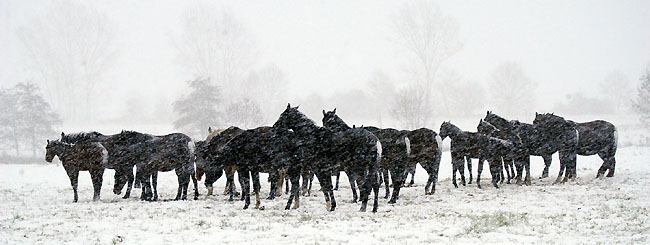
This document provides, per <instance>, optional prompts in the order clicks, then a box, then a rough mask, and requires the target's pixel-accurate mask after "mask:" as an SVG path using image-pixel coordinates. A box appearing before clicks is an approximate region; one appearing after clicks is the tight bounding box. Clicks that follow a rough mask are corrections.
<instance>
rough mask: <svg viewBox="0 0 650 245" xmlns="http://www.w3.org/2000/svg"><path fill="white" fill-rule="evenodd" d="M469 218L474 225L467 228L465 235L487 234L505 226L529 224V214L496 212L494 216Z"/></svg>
mask: <svg viewBox="0 0 650 245" xmlns="http://www.w3.org/2000/svg"><path fill="white" fill-rule="evenodd" d="M469 218H470V219H471V222H472V223H471V224H470V225H469V226H468V227H466V228H465V234H472V233H477V234H480V233H486V232H491V231H494V230H496V229H498V228H500V227H504V226H511V225H514V224H519V223H528V214H525V213H524V214H517V213H511V212H496V213H494V214H484V215H479V216H469Z"/></svg>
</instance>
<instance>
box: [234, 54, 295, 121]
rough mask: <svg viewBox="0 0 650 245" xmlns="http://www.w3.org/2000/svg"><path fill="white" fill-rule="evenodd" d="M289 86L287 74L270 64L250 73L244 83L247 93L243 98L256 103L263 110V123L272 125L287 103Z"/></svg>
mask: <svg viewBox="0 0 650 245" xmlns="http://www.w3.org/2000/svg"><path fill="white" fill-rule="evenodd" d="M287 84H288V81H287V77H286V75H285V73H284V72H283V71H282V70H281V69H280V68H279V67H278V66H277V65H275V64H270V65H267V66H265V67H263V68H261V69H259V70H255V71H251V72H250V73H249V75H248V78H247V79H246V80H245V83H244V87H245V90H246V91H247V93H246V95H245V96H243V97H244V98H245V99H248V100H250V103H255V104H256V105H257V106H258V107H259V109H260V110H261V113H262V114H261V115H260V116H261V117H262V122H263V123H267V124H270V123H272V120H275V119H276V117H277V116H278V114H279V113H280V110H281V109H282V108H283V106H284V104H286V103H287V100H286V99H287V98H286V97H287ZM251 119H254V118H251Z"/></svg>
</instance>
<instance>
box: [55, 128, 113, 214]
mask: <svg viewBox="0 0 650 245" xmlns="http://www.w3.org/2000/svg"><path fill="white" fill-rule="evenodd" d="M45 149H46V152H45V161H47V162H52V160H53V159H54V157H55V156H58V157H59V160H61V163H62V164H63V168H64V169H65V172H66V173H67V174H68V177H69V178H70V184H71V185H72V190H73V191H74V202H77V200H78V199H79V197H78V195H77V183H78V178H79V171H88V172H90V178H91V179H92V182H93V189H94V195H93V201H97V200H99V196H100V192H101V190H102V180H103V176H104V169H106V167H107V164H108V151H106V148H104V146H102V145H101V144H100V143H96V142H95V143H80V144H69V143H64V142H61V141H59V140H53V141H49V140H48V141H47V146H46V147H45Z"/></svg>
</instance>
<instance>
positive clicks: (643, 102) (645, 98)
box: [632, 66, 650, 129]
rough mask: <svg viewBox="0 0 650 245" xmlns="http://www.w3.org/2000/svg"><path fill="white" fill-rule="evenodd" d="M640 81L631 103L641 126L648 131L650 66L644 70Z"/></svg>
mask: <svg viewBox="0 0 650 245" xmlns="http://www.w3.org/2000/svg"><path fill="white" fill-rule="evenodd" d="M640 80H641V84H639V87H638V88H637V96H636V98H635V99H634V100H633V101H632V103H633V106H634V110H635V111H636V112H637V113H639V117H640V118H641V122H642V123H643V125H644V126H645V127H646V128H649V129H650V66H648V67H647V68H646V70H645V72H644V74H643V75H642V76H641V79H640Z"/></svg>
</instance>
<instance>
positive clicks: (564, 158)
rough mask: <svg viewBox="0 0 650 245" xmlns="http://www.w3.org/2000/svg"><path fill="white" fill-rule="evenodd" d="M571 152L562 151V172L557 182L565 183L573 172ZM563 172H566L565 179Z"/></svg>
mask: <svg viewBox="0 0 650 245" xmlns="http://www.w3.org/2000/svg"><path fill="white" fill-rule="evenodd" d="M570 154H571V153H568V152H560V173H559V174H558V176H557V180H556V181H555V182H556V183H560V182H561V183H564V182H566V181H567V180H568V179H569V175H571V174H570V172H571V166H569V165H570V164H569V161H570V158H571V157H570ZM562 174H564V179H562Z"/></svg>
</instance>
